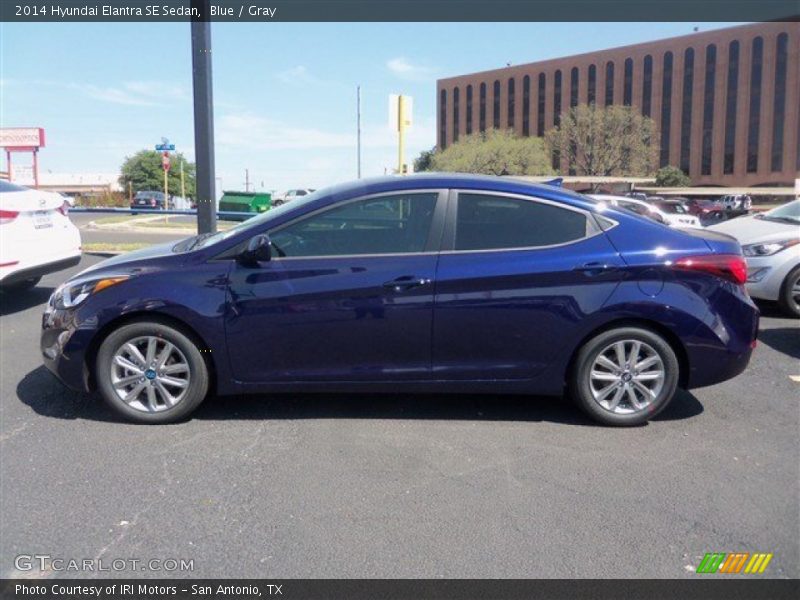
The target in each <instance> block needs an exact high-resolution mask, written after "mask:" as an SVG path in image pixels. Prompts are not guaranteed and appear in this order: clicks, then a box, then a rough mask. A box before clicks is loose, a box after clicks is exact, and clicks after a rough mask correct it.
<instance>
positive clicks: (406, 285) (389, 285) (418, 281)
mask: <svg viewBox="0 0 800 600" xmlns="http://www.w3.org/2000/svg"><path fill="white" fill-rule="evenodd" d="M430 282H431V280H430V279H424V278H422V277H416V276H414V275H404V276H403V277H398V278H397V279H392V280H391V281H387V282H386V283H384V284H383V287H384V288H386V289H390V290H392V291H394V292H404V291H406V290H410V289H412V288H415V287H419V286H421V285H427V284H429V283H430Z"/></svg>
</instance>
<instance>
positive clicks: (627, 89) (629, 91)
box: [622, 58, 633, 106]
mask: <svg viewBox="0 0 800 600" xmlns="http://www.w3.org/2000/svg"><path fill="white" fill-rule="evenodd" d="M623 83H624V85H623V89H622V104H623V105H625V106H630V105H631V104H632V103H633V59H632V58H626V59H625V79H624V81H623Z"/></svg>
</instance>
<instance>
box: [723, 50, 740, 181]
mask: <svg viewBox="0 0 800 600" xmlns="http://www.w3.org/2000/svg"><path fill="white" fill-rule="evenodd" d="M738 92H739V42H737V41H735V40H734V41H733V42H731V45H730V46H728V85H727V87H726V90H725V152H724V161H723V172H724V173H726V174H730V173H733V165H734V157H735V156H736V104H737V94H738Z"/></svg>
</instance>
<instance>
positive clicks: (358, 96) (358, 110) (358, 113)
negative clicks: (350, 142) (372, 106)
mask: <svg viewBox="0 0 800 600" xmlns="http://www.w3.org/2000/svg"><path fill="white" fill-rule="evenodd" d="M356 120H357V130H358V137H357V141H358V143H357V158H358V178H359V179H361V86H360V85H359V86H358V87H356Z"/></svg>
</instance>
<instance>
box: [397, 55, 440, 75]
mask: <svg viewBox="0 0 800 600" xmlns="http://www.w3.org/2000/svg"><path fill="white" fill-rule="evenodd" d="M386 67H387V68H388V69H389V70H390V71H391V72H392V73H394V74H395V75H396V76H397V77H399V78H400V79H405V80H407V81H427V80H429V79H431V78H433V76H434V73H435V72H436V70H435V69H433V68H431V67H427V66H424V65H415V64H413V63H412V62H410V61H409V60H408V59H407V58H405V57H403V56H398V57H397V58H392V59H391V60H389V61H387V62H386Z"/></svg>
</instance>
